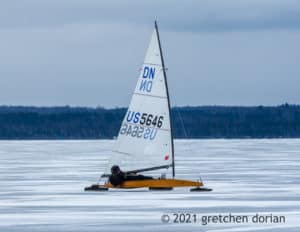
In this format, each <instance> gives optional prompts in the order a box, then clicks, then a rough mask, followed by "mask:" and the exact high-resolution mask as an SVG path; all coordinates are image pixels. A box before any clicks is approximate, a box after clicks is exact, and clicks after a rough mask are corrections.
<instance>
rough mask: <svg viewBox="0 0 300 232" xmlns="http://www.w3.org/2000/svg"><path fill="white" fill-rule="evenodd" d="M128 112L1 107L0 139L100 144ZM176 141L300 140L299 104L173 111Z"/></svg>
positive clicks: (122, 110)
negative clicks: (100, 140) (85, 141)
mask: <svg viewBox="0 0 300 232" xmlns="http://www.w3.org/2000/svg"><path fill="white" fill-rule="evenodd" d="M125 113H126V108H115V109H104V108H90V107H69V106H63V107H33V106H0V140H99V139H113V138H114V137H116V136H117V134H118V131H119V128H120V124H121V121H122V119H123V117H124V115H125ZM172 116H173V119H172V121H173V133H174V137H175V139H277V138H282V139H285V138H300V106H299V105H289V104H284V105H279V106H197V107H196V106H195V107H190V106H186V107H174V108H172Z"/></svg>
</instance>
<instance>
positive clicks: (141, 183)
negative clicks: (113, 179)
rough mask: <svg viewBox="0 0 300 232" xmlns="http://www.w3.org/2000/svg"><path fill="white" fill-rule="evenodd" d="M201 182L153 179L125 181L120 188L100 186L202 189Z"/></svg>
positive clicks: (102, 186) (108, 184)
mask: <svg viewBox="0 0 300 232" xmlns="http://www.w3.org/2000/svg"><path fill="white" fill-rule="evenodd" d="M201 186H203V183H202V182H200V181H190V180H178V179H158V180H156V179H153V180H131V181H125V182H123V183H122V184H121V185H119V186H113V185H112V184H110V183H107V184H104V185H99V187H101V188H125V189H131V188H176V187H201Z"/></svg>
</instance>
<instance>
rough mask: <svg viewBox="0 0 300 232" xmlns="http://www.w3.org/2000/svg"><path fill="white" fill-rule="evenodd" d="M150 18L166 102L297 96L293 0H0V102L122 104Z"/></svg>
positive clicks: (298, 36)
mask: <svg viewBox="0 0 300 232" xmlns="http://www.w3.org/2000/svg"><path fill="white" fill-rule="evenodd" d="M155 18H156V19H157V20H158V22H159V29H160V35H161V42H162V46H163V52H164V55H165V63H166V66H167V67H168V72H167V76H168V81H169V88H170V95H171V101H172V105H178V106H179V105H180V106H182V105H278V104H282V103H285V102H288V103H291V104H300V92H299V89H300V1H298V0H294V1H292V0H248V1H246V0H226V1H225V0H223V1H221V0H219V1H217V0H206V1H203V0H197V1H196V0H195V1H176V0H164V1H155V0H152V1H141V0H136V1H128V0H120V1H113V0H110V1H101V0H81V1H79V0H73V1H71V0H65V1H64V0H43V1H41V0H18V1H16V0H2V1H1V3H0V105H37V106H43V105H45V106H53V105H72V106H104V107H107V108H113V107H116V106H127V105H128V104H129V101H130V97H131V94H132V91H133V89H134V87H135V84H136V81H137V78H138V75H139V68H140V66H141V64H142V63H143V59H144V56H145V52H146V48H147V46H148V43H149V40H150V36H151V34H152V30H153V21H154V19H155Z"/></svg>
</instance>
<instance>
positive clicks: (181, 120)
mask: <svg viewBox="0 0 300 232" xmlns="http://www.w3.org/2000/svg"><path fill="white" fill-rule="evenodd" d="M174 109H175V111H177V115H178V117H179V121H180V123H181V127H182V129H183V133H184V138H188V135H187V132H186V129H185V126H184V122H183V118H182V116H181V113H180V111H179V110H178V107H174Z"/></svg>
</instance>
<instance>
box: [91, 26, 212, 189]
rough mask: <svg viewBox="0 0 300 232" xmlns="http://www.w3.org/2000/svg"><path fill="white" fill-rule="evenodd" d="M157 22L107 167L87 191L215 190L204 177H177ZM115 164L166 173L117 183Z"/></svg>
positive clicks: (131, 169)
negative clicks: (112, 180) (113, 180)
mask: <svg viewBox="0 0 300 232" xmlns="http://www.w3.org/2000/svg"><path fill="white" fill-rule="evenodd" d="M154 26H155V29H154V32H153V33H152V36H151V40H150V44H149V46H148V49H147V53H146V57H145V60H144V63H143V65H142V68H141V73H140V76H139V78H138V81H137V85H136V87H135V90H134V92H133V96H132V98H131V102H130V105H129V107H128V110H127V112H126V115H125V117H124V119H123V121H122V124H121V127H120V130H119V134H118V137H117V139H116V144H115V149H114V151H113V155H112V157H111V159H110V161H109V162H108V165H107V170H106V172H104V174H102V175H101V178H100V180H99V182H98V183H97V184H93V185H91V186H89V187H86V188H85V190H86V191H105V190H109V189H134V188H148V189H150V190H171V189H173V188H178V187H193V188H191V189H190V190H191V191H210V190H211V189H209V188H204V187H203V186H204V184H203V182H202V181H200V180H197V181H192V180H182V179H177V178H175V157H174V140H173V133H172V125H171V122H172V120H171V109H170V98H169V92H168V83H167V77H166V68H165V64H164V59H163V54H162V48H161V43H160V37H159V32H158V26H157V22H156V21H155V23H154ZM114 164H118V165H119V166H120V167H121V169H122V170H123V171H124V172H125V173H127V174H132V173H134V174H137V173H144V172H151V171H155V170H156V171H157V170H161V171H162V173H163V175H161V176H160V177H158V178H154V179H151V180H129V181H127V180H125V181H124V182H122V183H121V184H120V185H117V186H115V185H112V184H111V183H110V182H109V176H110V173H109V168H110V167H111V165H114ZM166 172H169V174H170V176H171V178H170V177H169V178H167V175H166ZM103 179H104V181H103ZM100 182H103V183H100Z"/></svg>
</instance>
